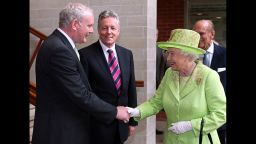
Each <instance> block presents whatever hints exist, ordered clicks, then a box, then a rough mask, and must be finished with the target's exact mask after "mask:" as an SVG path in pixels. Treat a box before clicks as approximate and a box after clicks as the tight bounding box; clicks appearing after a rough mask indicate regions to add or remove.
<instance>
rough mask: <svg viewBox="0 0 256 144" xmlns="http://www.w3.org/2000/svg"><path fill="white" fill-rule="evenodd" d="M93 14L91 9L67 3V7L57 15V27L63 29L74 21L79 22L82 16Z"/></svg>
mask: <svg viewBox="0 0 256 144" xmlns="http://www.w3.org/2000/svg"><path fill="white" fill-rule="evenodd" d="M88 12H90V13H93V11H92V9H91V8H89V7H88V6H86V5H84V4H81V3H68V4H67V6H66V7H65V8H64V9H63V10H62V11H61V12H60V14H59V27H60V28H65V27H66V26H68V25H69V24H70V23H71V22H72V21H73V20H74V19H77V20H78V21H81V20H82V18H83V16H85V15H86V14H88Z"/></svg>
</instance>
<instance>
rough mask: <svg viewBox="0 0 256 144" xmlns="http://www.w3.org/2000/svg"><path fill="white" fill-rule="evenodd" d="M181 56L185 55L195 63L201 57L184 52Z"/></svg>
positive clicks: (182, 51) (181, 51)
mask: <svg viewBox="0 0 256 144" xmlns="http://www.w3.org/2000/svg"><path fill="white" fill-rule="evenodd" d="M180 53H181V55H184V56H185V57H188V58H189V59H190V60H191V61H195V60H197V59H198V58H199V55H197V54H194V53H190V52H187V51H184V50H182V49H181V50H180Z"/></svg>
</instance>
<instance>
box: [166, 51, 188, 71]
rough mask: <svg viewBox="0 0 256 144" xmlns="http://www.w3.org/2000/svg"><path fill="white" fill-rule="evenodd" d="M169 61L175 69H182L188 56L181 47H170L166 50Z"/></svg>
mask: <svg viewBox="0 0 256 144" xmlns="http://www.w3.org/2000/svg"><path fill="white" fill-rule="evenodd" d="M166 54H167V62H168V64H169V65H170V66H171V67H172V69H173V70H175V71H180V70H181V69H182V68H183V66H184V64H185V63H186V60H187V57H186V56H184V55H183V54H182V53H181V50H180V49H177V48H169V49H168V50H167V51H166Z"/></svg>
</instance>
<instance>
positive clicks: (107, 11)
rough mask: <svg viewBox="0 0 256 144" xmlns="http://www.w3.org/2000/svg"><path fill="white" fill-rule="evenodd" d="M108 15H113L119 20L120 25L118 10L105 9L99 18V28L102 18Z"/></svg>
mask: <svg viewBox="0 0 256 144" xmlns="http://www.w3.org/2000/svg"><path fill="white" fill-rule="evenodd" d="M107 17H113V18H115V19H116V20H117V24H118V26H119V27H120V20H119V16H118V14H117V13H116V12H114V11H113V10H104V11H102V12H101V13H100V14H99V18H98V28H99V27H100V22H101V20H102V19H104V18H107Z"/></svg>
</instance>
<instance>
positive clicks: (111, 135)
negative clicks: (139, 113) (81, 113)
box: [79, 10, 138, 144]
mask: <svg viewBox="0 0 256 144" xmlns="http://www.w3.org/2000/svg"><path fill="white" fill-rule="evenodd" d="M98 34H99V40H98V41H97V42H95V43H93V44H92V45H90V46H88V47H86V48H83V49H81V50H79V53H80V55H81V63H82V64H83V66H84V69H85V71H86V73H87V74H88V77H89V82H90V84H91V87H92V90H93V91H94V92H95V93H96V94H97V95H98V96H99V97H100V98H101V99H102V100H104V101H105V102H107V103H110V104H112V105H114V106H119V105H120V106H128V107H133V108H134V107H136V106H137V94H136V85H135V74H134V63H133V54H132V51H131V50H129V49H127V48H124V47H122V46H119V45H117V44H116V41H117V39H118V37H119V34H120V21H119V16H118V15H117V13H116V12H114V11H112V10H105V11H103V12H101V13H100V15H99V18H98ZM137 124H138V123H137V122H136V121H134V119H133V118H131V119H130V121H129V122H128V123H124V122H123V121H120V120H115V121H113V122H112V123H102V122H100V121H98V120H97V119H96V118H94V117H93V118H92V120H91V134H92V137H91V138H92V140H93V144H122V143H124V142H125V141H126V140H127V138H128V136H129V135H132V134H134V133H135V130H136V126H137Z"/></svg>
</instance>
